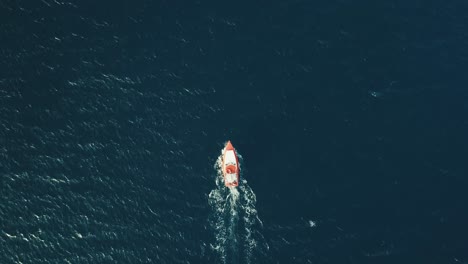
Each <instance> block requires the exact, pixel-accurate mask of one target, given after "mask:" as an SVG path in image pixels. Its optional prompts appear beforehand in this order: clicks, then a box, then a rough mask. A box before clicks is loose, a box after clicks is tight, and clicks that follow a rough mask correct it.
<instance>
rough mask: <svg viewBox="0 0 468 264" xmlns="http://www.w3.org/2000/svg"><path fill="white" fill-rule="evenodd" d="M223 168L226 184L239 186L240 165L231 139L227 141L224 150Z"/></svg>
mask: <svg viewBox="0 0 468 264" xmlns="http://www.w3.org/2000/svg"><path fill="white" fill-rule="evenodd" d="M222 170H223V176H224V184H225V185H226V187H237V186H239V178H240V177H239V176H240V167H239V159H238V157H237V153H236V149H235V148H234V147H233V146H232V144H231V141H228V142H227V143H226V146H225V147H224V150H223V161H222Z"/></svg>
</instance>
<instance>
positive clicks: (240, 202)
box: [209, 154, 268, 263]
mask: <svg viewBox="0 0 468 264" xmlns="http://www.w3.org/2000/svg"><path fill="white" fill-rule="evenodd" d="M238 156H239V166H241V165H242V157H241V156H240V155H239V154H238ZM221 162H222V155H221V156H220V157H219V158H218V159H217V161H216V164H215V166H214V167H215V170H216V172H217V175H216V180H215V182H216V187H215V189H213V190H212V191H211V192H210V194H209V204H210V206H211V208H212V216H211V217H210V225H211V227H212V228H213V230H214V231H215V234H214V235H215V243H214V244H212V249H213V250H214V251H215V252H216V253H217V255H218V256H219V258H220V259H221V263H251V262H252V258H253V255H254V253H255V252H256V251H257V249H259V245H261V247H262V248H260V250H261V249H263V248H266V249H268V245H267V244H266V243H265V240H264V238H263V236H262V235H261V233H260V232H259V230H258V228H257V227H261V226H262V222H261V221H260V219H259V217H258V214H257V210H256V208H255V203H256V196H255V193H254V192H253V190H252V189H251V188H250V186H249V185H248V183H247V181H246V180H245V179H243V178H242V175H241V182H240V184H239V186H238V187H237V188H227V187H226V186H225V185H224V179H223V173H222V169H221ZM259 242H260V243H259Z"/></svg>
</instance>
